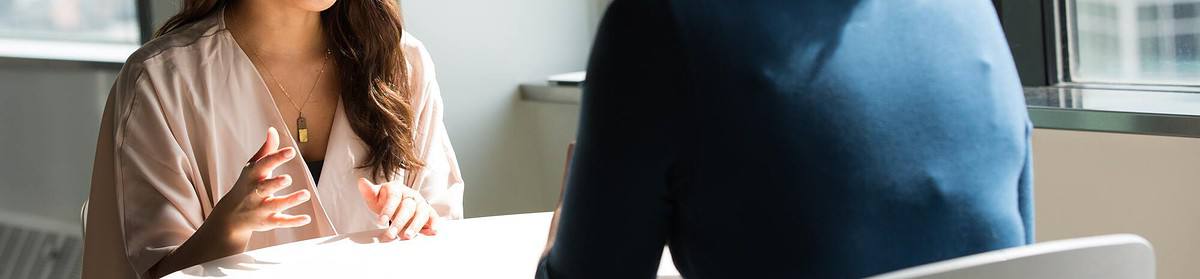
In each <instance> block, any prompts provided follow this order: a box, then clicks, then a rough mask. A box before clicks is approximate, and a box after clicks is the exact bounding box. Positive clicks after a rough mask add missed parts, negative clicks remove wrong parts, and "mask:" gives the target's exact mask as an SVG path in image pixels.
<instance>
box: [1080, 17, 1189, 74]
mask: <svg viewBox="0 0 1200 279" xmlns="http://www.w3.org/2000/svg"><path fill="white" fill-rule="evenodd" d="M1063 2H1065V4H1066V5H1065V8H1066V9H1065V12H1066V17H1065V19H1066V27H1067V30H1066V32H1067V34H1068V37H1067V40H1066V43H1067V51H1068V53H1066V55H1067V57H1068V59H1067V60H1068V61H1067V65H1066V66H1067V70H1068V71H1069V72H1068V73H1067V75H1065V78H1066V80H1062V81H1064V82H1074V83H1100V84H1127V85H1130V84H1133V85H1183V86H1190V85H1200V0H1064V1H1063Z"/></svg>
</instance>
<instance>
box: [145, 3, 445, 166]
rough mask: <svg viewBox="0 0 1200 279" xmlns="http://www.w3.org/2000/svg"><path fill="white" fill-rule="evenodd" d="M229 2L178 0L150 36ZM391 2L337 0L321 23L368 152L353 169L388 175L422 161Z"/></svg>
mask: <svg viewBox="0 0 1200 279" xmlns="http://www.w3.org/2000/svg"><path fill="white" fill-rule="evenodd" d="M231 1H237V0H184V1H183V8H182V10H181V11H180V12H179V13H178V14H176V15H175V16H173V17H171V19H169V20H167V22H166V23H165V24H164V25H163V26H162V28H160V29H159V30H158V32H156V33H155V34H154V36H155V37H159V36H163V35H166V34H169V33H171V32H172V31H174V30H177V29H179V28H181V27H184V26H187V25H188V24H191V23H194V22H197V21H200V20H203V19H205V18H207V17H209V16H212V15H213V14H215V13H217V12H219V11H220V10H221V9H222V8H223V7H224V6H226V5H228V4H229V2H231ZM398 5H399V4H397V3H396V1H394V0H337V1H336V2H335V3H334V4H333V6H332V7H330V8H329V9H327V10H325V11H323V12H321V24H322V25H323V29H324V31H325V36H326V38H327V39H328V40H329V42H328V43H329V45H330V47H331V48H330V49H331V50H332V51H333V54H334V55H333V57H334V62H335V63H337V65H338V69H339V70H340V71H339V78H341V84H342V85H341V88H340V90H341V98H342V104H343V106H344V109H345V113H346V117H347V118H349V119H348V120H350V121H349V122H350V126H351V127H352V128H353V130H354V133H355V134H357V135H358V137H359V138H361V139H362V141H363V142H364V143H365V144H366V146H367V149H368V154H367V157H366V160H365V161H364V162H363V164H362V165H360V166H358V167H359V168H371V175H372V176H373V177H372V178H373V179H388V178H389V177H390V174H394V173H397V172H399V171H400V170H401V169H404V170H409V171H412V170H414V169H416V168H420V167H421V166H422V165H423V163H422V162H421V160H420V158H419V157H418V155H417V150H416V144H415V143H414V140H415V138H414V132H413V126H414V125H415V120H414V116H413V114H414V112H413V108H412V104H410V103H409V100H410V97H411V96H412V95H411V94H412V91H413V90H412V88H411V87H409V84H408V75H409V73H408V68H407V62H408V61H407V59H406V58H405V56H404V51H403V46H402V45H401V42H400V40H401V38H402V37H403V33H402V32H403V30H404V23H403V19H402V18H401V14H400V8H399V7H398Z"/></svg>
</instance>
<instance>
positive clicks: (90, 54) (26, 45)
mask: <svg viewBox="0 0 1200 279" xmlns="http://www.w3.org/2000/svg"><path fill="white" fill-rule="evenodd" d="M137 2H139V1H135V0H0V56H4V57H15V58H31V59H50V60H79V61H93V62H112V63H120V62H124V60H125V58H126V57H127V56H129V54H130V53H132V52H133V51H134V50H136V49H137V47H138V45H140V44H141V41H142V35H141V34H142V32H143V29H142V28H141V25H140V24H139V22H140V21H139V20H138V18H139V17H138V10H139V9H138V8H137V6H138V4H137Z"/></svg>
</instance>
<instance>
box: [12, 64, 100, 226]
mask: <svg viewBox="0 0 1200 279" xmlns="http://www.w3.org/2000/svg"><path fill="white" fill-rule="evenodd" d="M115 74H116V72H115V71H112V70H96V69H64V68H61V67H57V66H29V67H22V68H14V67H8V66H3V65H0V211H9V212H19V213H23V214H26V215H34V216H40V217H45V218H48V219H52V220H54V221H57V222H61V223H67V224H76V223H77V222H76V220H77V219H78V218H79V217H78V216H79V206H80V205H81V204H82V202H83V200H84V199H86V198H87V189H88V188H89V185H90V184H91V173H92V158H93V156H94V155H95V153H96V150H95V149H96V134H97V132H98V131H99V129H100V119H99V118H100V114H101V111H102V110H103V109H104V100H105V98H106V96H107V95H108V89H109V87H110V86H111V85H112V81H113V79H115V78H116V76H115Z"/></svg>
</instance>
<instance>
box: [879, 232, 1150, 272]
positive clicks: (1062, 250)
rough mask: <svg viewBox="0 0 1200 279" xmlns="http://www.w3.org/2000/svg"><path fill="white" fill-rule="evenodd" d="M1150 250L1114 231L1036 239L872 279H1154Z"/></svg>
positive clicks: (1136, 239) (1143, 241)
mask: <svg viewBox="0 0 1200 279" xmlns="http://www.w3.org/2000/svg"><path fill="white" fill-rule="evenodd" d="M1154 277H1155V266H1154V249H1153V248H1151V246H1150V242H1148V241H1146V239H1144V238H1141V237H1139V236H1136V235H1130V234H1118V235H1105V236H1095V237H1085V238H1076V239H1068V240H1059V241H1050V242H1044V243H1037V244H1033V245H1029V246H1023V247H1016V248H1010V249H1004V250H997V251H992V252H986V253H980V254H975V255H971V256H966V257H961V258H956V259H950V260H946V261H941V262H936V263H931V264H926V265H921V266H916V267H912V268H907V269H902V270H899V271H894V272H889V273H885V274H882V275H877V276H873V277H870V278H872V279H916V278H921V279H940V278H973V279H1000V278H1005V279H1009V278H1058V279H1073V278H1080V279H1082V278H1088V279H1108V278H1112V279H1117V278H1120V279H1153V278H1154Z"/></svg>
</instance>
